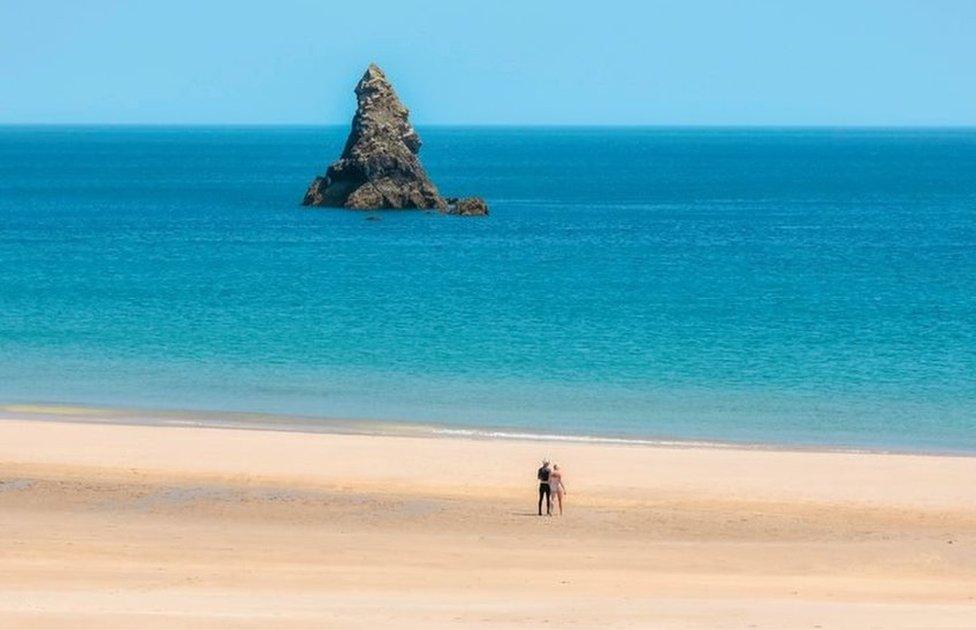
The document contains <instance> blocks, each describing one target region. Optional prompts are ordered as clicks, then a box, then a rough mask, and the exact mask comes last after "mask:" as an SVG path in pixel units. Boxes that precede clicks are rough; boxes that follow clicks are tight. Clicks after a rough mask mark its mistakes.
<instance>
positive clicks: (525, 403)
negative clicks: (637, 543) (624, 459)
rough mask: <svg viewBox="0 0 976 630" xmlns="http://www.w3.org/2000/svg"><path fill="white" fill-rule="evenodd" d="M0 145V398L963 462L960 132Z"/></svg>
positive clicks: (206, 134) (625, 132) (5, 135)
mask: <svg viewBox="0 0 976 630" xmlns="http://www.w3.org/2000/svg"><path fill="white" fill-rule="evenodd" d="M420 131H421V135H422V137H423V139H424V148H423V150H422V151H421V157H422V159H423V161H424V163H425V165H426V166H427V169H428V171H429V172H430V174H431V176H432V178H433V179H434V180H435V182H436V183H437V184H438V185H439V187H440V188H441V190H442V191H443V192H444V193H445V194H451V195H467V194H480V195H483V196H485V197H486V198H487V199H488V201H489V202H490V204H491V211H492V214H491V216H490V217H488V218H486V219H478V218H456V217H444V216H439V215H435V214H429V213H417V212H401V213H398V212H387V213H372V216H378V217H380V218H381V220H378V221H367V220H365V219H366V217H367V215H366V214H363V213H358V212H350V211H341V210H307V209H302V208H301V207H300V206H299V205H298V204H299V201H300V199H301V197H302V195H303V193H304V190H305V187H306V186H307V184H308V182H309V181H310V180H311V178H312V177H313V176H314V175H316V174H318V173H320V172H321V171H323V170H324V168H325V166H326V165H327V164H328V163H329V162H330V161H331V160H333V159H334V158H335V157H336V156H337V155H338V153H339V151H340V150H341V146H342V142H343V140H344V138H345V133H346V129H345V128H247V129H233V128H215V129H207V128H26V127H23V128H10V127H8V128H0V404H3V403H15V402H71V403H82V404H92V405H117V406H124V407H143V408H173V409H213V410H252V411H263V412H272V413H290V414H303V415H311V416H323V417H359V418H374V419H389V420H397V419H400V420H427V421H435V422H441V423H447V424H459V425H475V426H499V427H513V428H520V429H527V430H530V431H536V432H552V431H556V432H561V433H568V434H620V435H638V436H645V437H661V438H675V437H676V438H688V439H701V438H707V439H718V440H745V441H758V442H773V443H809V444H829V445H839V446H879V447H897V448H909V449H912V448H917V449H939V450H941V449H949V450H969V451H976V131H973V130H955V131H953V130H945V131H924V130H692V129H679V130H675V129H671V130H668V129H545V130H540V129H461V128H457V129H454V128H431V129H421V130H420Z"/></svg>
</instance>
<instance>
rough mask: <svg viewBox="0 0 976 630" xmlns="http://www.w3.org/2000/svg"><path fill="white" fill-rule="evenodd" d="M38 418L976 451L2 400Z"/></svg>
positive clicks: (651, 443)
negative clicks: (539, 429)
mask: <svg viewBox="0 0 976 630" xmlns="http://www.w3.org/2000/svg"><path fill="white" fill-rule="evenodd" d="M19 419H24V420H37V421H42V422H77V423H88V424H118V425H132V426H174V427H178V426H185V427H199V428H214V429H241V430H254V431H282V432H293V433H294V432H297V433H316V434H337V435H364V436H415V437H437V438H445V439H453V438H461V439H474V440H515V441H522V440H526V441H534V442H566V443H579V444H609V445H614V444H615V445H621V446H637V447H668V448H706V449H720V450H724V449H729V450H750V451H752V450H754V451H773V452H779V451H782V452H796V453H850V454H878V455H918V456H938V457H964V458H971V457H976V449H965V448H959V449H948V448H908V447H896V446H863V445H849V444H829V443H810V442H777V441H772V442H763V441H735V440H722V439H699V438H680V437H652V436H641V435H622V434H606V435H600V434H571V433H544V432H538V433H537V432H532V431H530V430H527V429H524V428H518V427H509V426H485V425H473V424H463V423H458V424H447V423H438V422H416V421H410V420H403V421H401V420H386V419H384V420H377V419H367V418H334V417H324V416H308V415H297V414H287V413H265V412H250V411H214V410H194V409H147V408H133V407H117V406H111V405H109V406H103V405H98V406H93V405H86V404H74V403H61V402H57V403H43V402H42V403H9V404H0V421H4V420H19Z"/></svg>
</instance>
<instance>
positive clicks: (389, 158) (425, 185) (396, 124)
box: [302, 64, 488, 215]
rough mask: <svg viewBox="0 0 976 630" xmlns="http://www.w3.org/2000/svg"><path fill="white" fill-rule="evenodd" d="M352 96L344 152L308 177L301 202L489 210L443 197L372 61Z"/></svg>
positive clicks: (480, 202)
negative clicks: (320, 172) (353, 101)
mask: <svg viewBox="0 0 976 630" xmlns="http://www.w3.org/2000/svg"><path fill="white" fill-rule="evenodd" d="M356 100H357V103H358V106H357V108H356V115H355V116H354V117H353V119H352V130H351V131H350V132H349V137H348V138H346V145H345V148H344V149H343V150H342V155H341V156H340V157H339V159H338V160H336V161H335V162H333V163H332V165H331V166H329V168H328V170H327V171H326V172H325V176H323V177H316V178H315V179H314V180H313V181H312V184H311V185H310V186H309V187H308V191H307V192H306V193H305V199H304V200H303V201H302V205H304V206H330V207H336V208H352V209H358V210H378V209H401V208H422V209H435V210H439V211H441V212H445V213H450V214H465V215H467V214H487V213H488V207H487V205H486V204H485V202H484V200H483V199H480V198H469V199H463V200H461V201H460V202H457V201H456V202H455V204H454V205H453V206H449V205H448V202H447V200H445V199H444V198H443V197H441V195H440V193H439V192H438V191H437V187H436V186H434V184H433V182H431V181H430V178H429V177H427V172H426V171H425V170H424V167H423V166H422V165H421V164H420V159H419V158H418V157H417V154H418V152H419V151H420V145H421V142H420V136H419V135H418V134H417V132H416V130H415V129H414V128H413V127H412V126H411V125H410V121H409V120H408V115H409V111H408V110H407V108H406V107H404V106H403V103H401V102H400V99H399V98H397V95H396V92H394V91H393V86H392V85H390V82H389V81H388V80H387V78H386V75H385V74H383V71H382V70H380V69H379V67H377V66H376V65H375V64H370V65H369V67H368V68H367V69H366V72H365V73H364V74H363V78H362V79H360V80H359V83H358V84H357V85H356ZM452 208H453V209H454V210H456V211H452ZM461 208H463V209H464V211H461Z"/></svg>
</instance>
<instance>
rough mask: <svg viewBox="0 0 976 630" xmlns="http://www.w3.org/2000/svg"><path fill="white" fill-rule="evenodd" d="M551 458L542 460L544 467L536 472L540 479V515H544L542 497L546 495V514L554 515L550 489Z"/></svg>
mask: <svg viewBox="0 0 976 630" xmlns="http://www.w3.org/2000/svg"><path fill="white" fill-rule="evenodd" d="M551 472H552V471H551V470H549V460H548V459H545V460H542V468H540V469H539V472H538V473H536V477H538V479H539V516H542V497H543V496H545V497H546V516H552V494H551V491H550V490H549V474H550V473H551Z"/></svg>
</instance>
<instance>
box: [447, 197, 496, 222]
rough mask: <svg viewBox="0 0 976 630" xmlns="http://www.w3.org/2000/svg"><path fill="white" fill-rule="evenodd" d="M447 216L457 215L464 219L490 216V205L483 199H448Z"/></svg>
mask: <svg viewBox="0 0 976 630" xmlns="http://www.w3.org/2000/svg"><path fill="white" fill-rule="evenodd" d="M446 201H447V208H446V209H445V210H444V212H445V213H446V214H457V215H460V216H464V217H476V216H483V215H486V214H488V204H487V203H485V200H484V199H482V198H481V197H465V198H464V199H458V198H457V197H448V198H447V199H446Z"/></svg>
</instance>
